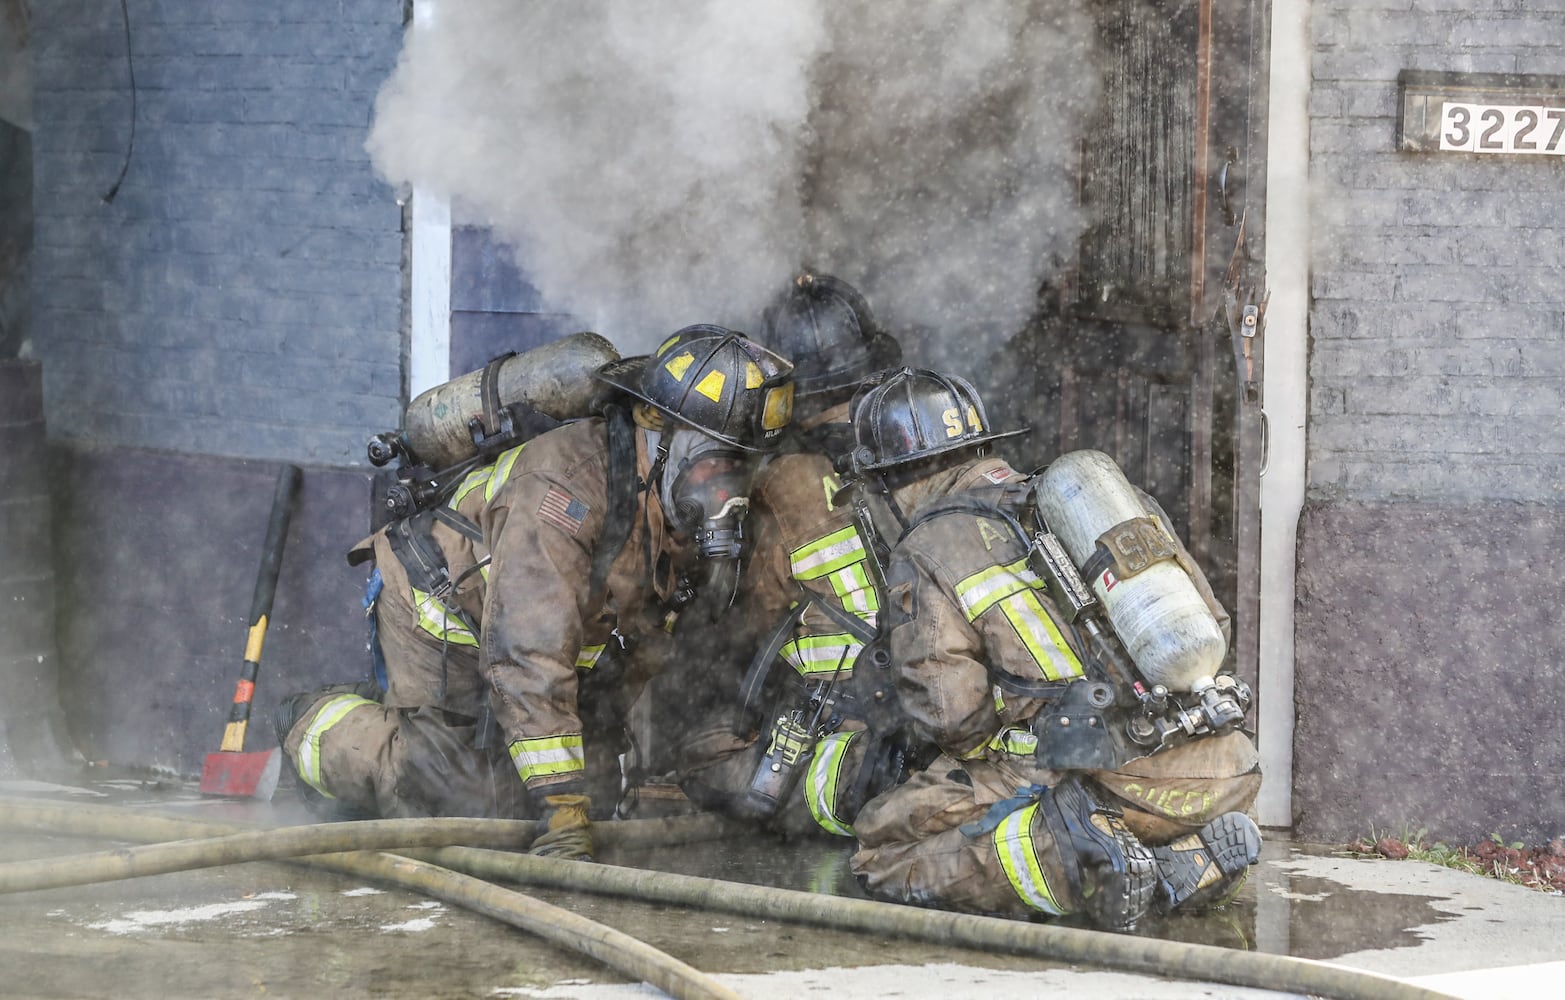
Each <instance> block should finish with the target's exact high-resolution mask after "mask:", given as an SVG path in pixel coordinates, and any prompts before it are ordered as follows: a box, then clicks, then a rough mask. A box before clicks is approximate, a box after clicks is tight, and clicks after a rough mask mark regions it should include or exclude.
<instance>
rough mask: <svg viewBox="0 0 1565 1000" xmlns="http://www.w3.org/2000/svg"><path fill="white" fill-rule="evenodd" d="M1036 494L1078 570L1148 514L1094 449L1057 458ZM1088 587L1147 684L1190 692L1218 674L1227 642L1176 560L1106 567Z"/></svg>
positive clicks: (1108, 461)
mask: <svg viewBox="0 0 1565 1000" xmlns="http://www.w3.org/2000/svg"><path fill="white" fill-rule="evenodd" d="M1034 490H1035V496H1036V498H1037V503H1038V510H1039V513H1040V514H1041V515H1042V516H1043V519H1044V522H1045V523H1046V524H1047V525H1048V526H1049V529H1050V530H1051V531H1052V532H1054V534H1055V535H1056V536H1058V537H1059V539H1060V541H1061V542H1062V543H1063V544H1064V546H1065V550H1066V552H1068V553H1070V557H1071V560H1072V561H1073V562H1074V563H1075V564H1076V565H1077V567H1078V568H1079V567H1083V566H1086V565H1087V563H1088V560H1089V559H1091V558H1092V557H1093V555H1094V554H1095V553H1096V552H1097V549H1098V542H1099V539H1101V538H1103V536H1104V535H1105V534H1107V533H1108V532H1109V531H1110V530H1111V529H1114V528H1117V527H1119V526H1121V525H1125V524H1126V522H1131V521H1134V520H1136V519H1145V518H1147V517H1148V516H1149V513H1150V512H1149V511H1148V510H1147V509H1146V508H1145V507H1144V506H1143V505H1142V503H1141V498H1140V496H1139V494H1138V492H1137V490H1136V489H1135V487H1133V486H1131V485H1130V482H1129V480H1127V479H1126V478H1125V474H1124V473H1123V472H1122V471H1120V468H1119V466H1118V465H1116V464H1115V462H1114V460H1113V459H1112V458H1110V457H1109V456H1107V455H1105V454H1103V453H1102V452H1100V451H1087V450H1084V451H1073V452H1069V453H1067V454H1065V455H1061V456H1060V457H1059V458H1057V459H1055V460H1054V462H1053V463H1051V464H1050V465H1049V467H1048V468H1047V469H1045V470H1044V471H1043V473H1042V474H1041V475H1040V476H1039V477H1038V479H1037V481H1036V484H1035V486H1034ZM1173 544H1178V543H1177V542H1174V543H1173ZM1083 575H1084V576H1085V574H1083ZM1087 583H1088V584H1089V585H1090V586H1091V587H1092V589H1093V591H1094V592H1095V593H1096V594H1097V595H1098V600H1100V601H1101V602H1103V610H1104V613H1105V614H1107V615H1108V618H1109V621H1110V622H1111V623H1112V624H1113V626H1114V631H1115V633H1116V634H1117V635H1118V636H1119V638H1120V641H1121V642H1122V643H1123V644H1124V646H1125V651H1126V652H1127V653H1129V654H1130V658H1131V659H1132V660H1134V661H1135V663H1136V667H1137V668H1138V669H1139V670H1140V671H1141V675H1142V677H1144V678H1146V680H1147V681H1148V682H1149V683H1151V684H1162V685H1163V686H1165V687H1166V688H1168V689H1169V690H1170V691H1175V692H1182V691H1190V690H1191V689H1192V686H1195V685H1197V683H1198V682H1201V681H1202V680H1203V679H1204V678H1211V677H1212V676H1213V675H1214V674H1216V673H1217V670H1218V667H1219V665H1220V664H1221V663H1222V659H1223V655H1224V653H1226V652H1227V648H1228V647H1227V642H1226V641H1225V640H1224V639H1223V633H1222V629H1221V628H1220V627H1219V626H1218V624H1217V619H1216V618H1215V617H1213V615H1212V611H1211V609H1210V608H1208V607H1207V606H1206V602H1205V601H1203V600H1202V599H1201V594H1200V592H1199V591H1197V590H1196V587H1195V584H1194V583H1192V582H1191V580H1190V577H1189V576H1188V575H1187V574H1186V573H1185V571H1184V569H1183V568H1182V567H1181V566H1180V565H1179V563H1178V562H1177V561H1176V560H1175V559H1173V558H1163V559H1159V560H1157V561H1155V562H1153V563H1151V565H1148V566H1146V568H1144V569H1139V571H1138V572H1136V573H1135V575H1133V576H1128V577H1127V578H1124V579H1122V578H1120V576H1119V575H1117V574H1116V573H1115V567H1114V564H1111V565H1110V566H1109V567H1108V568H1106V569H1104V570H1102V571H1101V572H1098V573H1096V574H1094V576H1093V577H1092V578H1091V579H1089V580H1087Z"/></svg>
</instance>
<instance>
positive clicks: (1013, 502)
mask: <svg viewBox="0 0 1565 1000" xmlns="http://www.w3.org/2000/svg"><path fill="white" fill-rule="evenodd" d="M1027 495H1028V494H1027V492H1026V491H1025V490H1019V489H1017V488H1015V487H1011V486H994V487H989V486H984V487H979V488H978V489H973V490H964V491H962V492H960V493H953V494H951V495H950V496H948V497H945V498H944V499H942V500H940V501H938V502H936V503H933V504H930V505H929V506H927V507H924V508H922V509H921V510H919V512H918V514H917V515H916V516H915V517H914V518H913V520H912V521H911V522H910V523H909V524H908V526H907V530H906V531H904V532H902V534H903V536H904V537H906V536H907V534H908V532H910V531H912V530H913V529H914V528H916V527H918V526H919V525H921V524H923V523H924V522H926V521H932V520H934V519H935V518H937V517H941V516H943V515H946V514H959V513H960V514H972V515H973V516H975V517H983V518H988V519H990V520H992V521H1003V522H1005V523H1006V524H1007V525H1009V526H1010V528H1011V530H1012V531H1014V532H1015V533H1016V537H1017V539H1018V540H1019V541H1020V542H1021V543H1022V544H1023V545H1028V544H1030V543H1031V539H1030V538H1029V537H1028V535H1027V530H1026V529H1025V528H1023V527H1022V524H1021V521H1020V520H1019V519H1018V517H1017V514H1018V513H1020V510H1021V508H1022V506H1023V505H1024V504H1025V502H1026V497H1027Z"/></svg>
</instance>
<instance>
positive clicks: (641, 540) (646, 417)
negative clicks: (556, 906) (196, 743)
mask: <svg viewBox="0 0 1565 1000" xmlns="http://www.w3.org/2000/svg"><path fill="white" fill-rule="evenodd" d="M791 368H792V366H791V365H790V364H789V363H788V362H787V361H785V360H784V359H782V358H781V357H779V356H778V355H776V354H774V353H773V352H771V351H768V350H766V349H765V348H763V347H761V346H759V345H758V344H756V343H754V342H753V341H750V340H749V339H747V338H745V337H744V336H742V335H740V334H737V333H734V332H732V331H730V330H726V329H724V328H722V327H716V326H707V325H702V326H693V327H686V328H685V329H683V330H680V331H679V332H678V333H676V334H675V335H674V336H672V337H670V338H669V339H668V340H667V341H665V342H664V343H663V344H662V345H661V346H660V347H659V348H658V350H657V351H656V352H655V353H654V354H652V355H644V356H639V357H634V358H627V359H624V360H621V361H615V362H611V363H609V364H607V365H604V366H603V367H602V368H600V369H599V370H598V371H597V373H596V374H595V376H594V377H595V378H596V379H597V380H598V381H600V382H602V383H605V384H606V385H607V386H610V387H612V389H613V394H612V400H611V401H610V402H608V403H606V404H605V405H604V406H603V407H602V408H601V415H599V416H595V417H592V418H589V419H582V420H577V421H574V422H571V423H567V424H565V425H563V426H561V427H559V428H557V429H554V430H550V431H547V432H545V433H543V434H541V435H539V436H538V437H536V438H533V439H532V440H530V441H528V442H526V443H525V444H523V445H521V446H518V447H515V448H512V449H510V450H508V451H505V452H503V453H502V454H501V455H500V456H499V457H498V459H497V460H496V461H494V462H493V464H491V465H488V466H485V467H483V468H480V469H478V470H476V471H474V472H472V473H471V474H470V475H468V476H467V477H466V478H465V479H464V480H462V481H460V482H459V483H458V485H457V486H456V488H455V490H454V492H453V493H452V494H451V495H450V497H449V498H448V499H446V500H445V502H444V503H443V504H441V505H440V506H439V507H437V508H434V509H432V510H431V511H429V512H427V515H428V516H427V517H426V516H424V515H420V516H418V517H415V518H413V519H410V520H409V521H406V522H394V523H393V524H392V525H389V526H388V527H387V528H385V529H382V530H381V531H380V532H378V533H376V534H375V535H374V536H372V538H370V539H369V540H367V541H366V542H364V543H362V544H361V545H360V546H359V547H358V551H360V552H361V553H363V552H366V551H367V552H369V553H372V554H373V557H374V558H375V560H376V562H377V567H378V569H379V572H380V574H381V581H382V583H383V586H382V587H381V589H380V592H379V594H378V596H377V597H376V598H375V601H374V604H373V607H372V612H373V614H374V621H375V624H376V633H377V636H378V640H379V645H380V647H381V649H382V651H383V653H384V656H385V674H386V678H387V682H388V683H387V685H386V692H385V695H384V697H383V698H382V699H381V700H380V701H379V702H377V701H375V700H372V699H370V698H367V697H365V696H364V692H362V691H357V690H342V689H335V690H333V689H327V690H325V691H322V692H314V693H311V694H308V695H301V696H296V697H295V698H293V699H290V700H289V701H287V702H285V703H284V704H283V705H282V706H280V708H279V718H278V728H279V730H280V737H281V742H282V744H283V748H284V750H285V752H286V753H287V754H288V756H289V758H290V760H291V761H292V762H293V764H294V766H295V768H296V769H297V771H298V774H299V776H300V778H301V779H302V782H303V787H306V788H308V789H309V790H310V792H311V793H312V794H314V795H316V796H319V797H323V798H327V799H335V800H337V802H338V803H339V804H341V805H343V806H347V807H349V808H350V809H352V810H354V811H357V812H359V813H362V814H368V815H379V816H423V815H477V816H490V815H498V816H513V817H514V816H520V817H530V816H536V817H539V818H541V819H542V821H543V823H544V826H543V832H541V834H540V835H539V837H538V838H537V840H536V841H535V842H534V844H533V847H532V850H533V851H534V853H540V854H552V855H557V856H564V857H575V858H587V857H590V856H591V853H592V843H591V834H590V817H593V816H596V817H602V816H605V815H610V814H612V812H613V810H614V807H615V805H616V803H617V801H618V798H619V795H620V790H621V776H620V770H619V764H618V755H619V753H620V752H622V751H623V750H624V749H625V747H624V745H623V744H622V742H621V740H622V738H623V732H624V712H625V710H626V708H627V707H628V705H629V703H630V701H631V700H633V697H634V694H635V692H636V690H637V689H638V688H639V686H640V685H641V684H643V683H644V682H645V680H646V677H647V675H648V674H649V673H650V672H652V671H655V669H657V666H658V665H659V662H660V657H659V655H658V650H657V648H656V647H657V644H658V643H659V642H663V641H666V638H667V634H668V632H669V630H670V629H671V628H672V625H673V622H674V620H675V618H676V616H677V614H678V612H679V610H680V609H681V607H682V606H683V605H684V603H685V602H687V601H688V600H689V597H690V595H691V593H692V592H693V591H694V590H695V589H697V588H699V587H700V586H703V585H706V584H707V583H708V582H710V581H717V582H718V583H719V584H722V585H727V586H732V584H731V583H728V582H727V581H728V580H729V578H730V577H732V576H733V575H735V574H737V572H738V571H737V560H738V558H739V554H740V543H741V538H742V536H741V522H742V519H743V517H744V514H745V512H746V510H747V506H748V504H747V499H746V494H747V491H748V487H749V481H750V478H751V476H752V475H753V471H754V461H753V460H754V458H755V456H756V455H757V453H759V452H761V451H764V450H767V449H769V448H771V447H773V446H774V444H775V442H776V440H777V439H778V437H779V435H780V433H781V431H782V429H783V428H784V426H786V424H787V422H788V420H789V417H790V415H791V411H792V393H793V387H792V384H791V381H790V373H791ZM421 519H422V520H421Z"/></svg>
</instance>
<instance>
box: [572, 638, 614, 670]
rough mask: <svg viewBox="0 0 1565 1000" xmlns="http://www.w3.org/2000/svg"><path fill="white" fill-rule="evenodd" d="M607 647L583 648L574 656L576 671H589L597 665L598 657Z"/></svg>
mask: <svg viewBox="0 0 1565 1000" xmlns="http://www.w3.org/2000/svg"><path fill="white" fill-rule="evenodd" d="M606 648H607V645H606V644H604V645H597V646H583V647H581V652H579V653H577V654H576V669H577V670H591V669H592V668H593V667H595V666H597V665H598V657H600V656H602V655H603V651H604V649H606Z"/></svg>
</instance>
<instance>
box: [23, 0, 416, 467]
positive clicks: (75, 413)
mask: <svg viewBox="0 0 1565 1000" xmlns="http://www.w3.org/2000/svg"><path fill="white" fill-rule="evenodd" d="M403 6H404V5H403V2H402V0H332V2H326V0H269V2H266V3H255V2H251V0H244V2H232V0H202V2H199V3H194V2H190V0H129V3H128V4H127V9H128V11H129V24H130V48H131V52H132V54H133V61H132V65H133V67H134V73H135V81H136V94H135V109H136V110H135V133H134V148H133V152H132V154H131V157H130V161H129V168H128V170H127V172H126V174H125V178H124V181H123V183H122V184H121V185H120V187H119V188H118V190H117V193H116V194H115V196H114V198H113V200H112V201H111V202H106V201H105V200H104V199H105V195H106V194H107V193H108V192H109V191H110V190H111V188H112V186H113V185H114V182H115V178H116V177H117V176H118V174H119V171H120V168H121V165H122V164H123V163H124V160H125V155H126V150H127V147H128V146H129V145H130V142H131V128H132V121H131V114H132V94H131V88H130V67H128V66H127V62H126V53H125V46H126V41H125V35H126V33H125V26H124V23H123V22H122V20H121V13H120V4H119V3H118V0H50V2H49V3H40V4H34V5H33V8H32V45H33V55H34V61H35V65H34V86H35V91H36V93H35V119H36V122H37V131H36V133H35V134H34V166H35V178H36V185H35V196H34V204H35V210H36V234H35V239H36V251H35V257H34V273H33V325H32V345H31V347H30V352H31V354H32V355H33V356H35V357H37V358H39V359H40V360H42V361H43V363H44V376H45V398H46V402H47V407H48V410H47V418H48V425H49V430H50V434H51V437H52V438H55V439H58V440H62V441H64V442H67V443H70V444H73V445H74V444H91V445H112V446H131V447H140V448H147V449H157V450H172V451H178V452H192V453H198V454H206V455H214V456H225V457H234V458H257V459H283V460H288V461H294V462H302V463H309V464H316V465H362V464H363V463H364V456H363V451H364V439H365V436H366V433H367V430H366V429H367V428H383V427H390V426H396V424H397V423H398V421H399V419H400V415H401V410H400V398H401V394H402V384H403V371H402V366H403V363H402V357H403V354H404V350H403V342H404V339H405V334H404V328H405V322H406V320H405V312H406V309H405V306H404V291H403V288H404V284H403V238H402V212H401V209H400V208H399V207H398V205H397V203H396V199H395V196H394V192H393V191H392V190H391V189H390V188H389V187H388V186H387V185H385V184H384V183H383V182H381V181H380V180H379V179H378V178H376V176H375V174H374V171H373V169H372V168H371V165H370V162H369V157H368V155H367V154H366V153H365V152H364V149H363V144H364V138H365V135H366V132H367V128H368V125H369V123H370V120H371V116H372V113H373V105H374V98H375V94H376V92H377V90H378V89H379V87H380V85H381V83H382V81H384V80H385V78H386V77H387V76H388V75H389V74H390V72H391V70H392V68H393V67H394V65H395V62H396V58H397V54H398V52H399V50H400V46H401V40H402V18H403Z"/></svg>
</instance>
